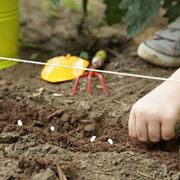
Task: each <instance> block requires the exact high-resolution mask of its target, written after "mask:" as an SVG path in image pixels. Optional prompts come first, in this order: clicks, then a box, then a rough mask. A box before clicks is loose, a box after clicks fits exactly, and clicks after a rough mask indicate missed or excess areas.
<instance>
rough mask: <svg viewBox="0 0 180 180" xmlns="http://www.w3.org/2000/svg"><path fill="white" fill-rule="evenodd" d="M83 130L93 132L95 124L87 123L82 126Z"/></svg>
mask: <svg viewBox="0 0 180 180" xmlns="http://www.w3.org/2000/svg"><path fill="white" fill-rule="evenodd" d="M84 131H86V132H93V131H95V126H94V125H93V124H89V125H87V126H86V127H85V128H84Z"/></svg>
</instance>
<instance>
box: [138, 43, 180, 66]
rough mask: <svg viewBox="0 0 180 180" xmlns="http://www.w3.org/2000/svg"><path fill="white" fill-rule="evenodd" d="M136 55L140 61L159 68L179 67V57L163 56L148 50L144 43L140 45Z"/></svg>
mask: <svg viewBox="0 0 180 180" xmlns="http://www.w3.org/2000/svg"><path fill="white" fill-rule="evenodd" d="M137 53H138V55H139V56H140V57H141V58H142V59H144V60H146V61H148V62H150V63H152V64H155V65H158V66H161V67H180V57H172V56H167V55H164V54H162V53H159V52H157V51H155V50H153V49H151V48H149V47H148V46H147V45H146V44H145V43H141V44H140V46H139V48H138V51H137Z"/></svg>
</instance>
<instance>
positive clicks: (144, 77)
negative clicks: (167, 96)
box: [0, 57, 180, 83]
mask: <svg viewBox="0 0 180 180" xmlns="http://www.w3.org/2000/svg"><path fill="white" fill-rule="evenodd" d="M0 60H6V61H15V62H22V63H29V64H37V65H42V66H44V65H47V66H54V67H63V68H70V69H79V70H85V71H93V72H99V73H105V74H113V75H119V76H129V77H137V78H143V79H151V80H159V81H171V82H178V83H180V80H178V79H172V78H162V77H155V76H146V75H139V74H131V73H123V72H115V71H106V70H99V69H91V68H83V67H76V66H67V65H60V64H50V63H44V62H38V61H29V60H23V59H16V58H7V57H0Z"/></svg>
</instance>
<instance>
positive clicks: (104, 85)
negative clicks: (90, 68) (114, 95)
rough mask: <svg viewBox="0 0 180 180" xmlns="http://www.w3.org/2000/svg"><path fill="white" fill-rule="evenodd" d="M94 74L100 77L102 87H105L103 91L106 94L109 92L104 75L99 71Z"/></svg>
mask: <svg viewBox="0 0 180 180" xmlns="http://www.w3.org/2000/svg"><path fill="white" fill-rule="evenodd" d="M94 75H95V76H96V77H98V78H99V80H100V82H101V85H102V88H103V92H104V94H106V93H107V92H108V89H107V86H106V83H105V80H104V77H103V76H102V74H100V73H97V72H95V73H94Z"/></svg>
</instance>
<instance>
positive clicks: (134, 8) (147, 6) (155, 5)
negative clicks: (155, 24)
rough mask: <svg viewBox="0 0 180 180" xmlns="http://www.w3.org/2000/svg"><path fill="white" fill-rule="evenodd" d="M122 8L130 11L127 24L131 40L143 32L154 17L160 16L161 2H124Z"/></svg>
mask: <svg viewBox="0 0 180 180" xmlns="http://www.w3.org/2000/svg"><path fill="white" fill-rule="evenodd" d="M120 7H121V8H122V9H128V12H127V14H126V17H125V22H126V27H127V34H128V37H129V38H130V37H133V36H134V35H135V34H136V33H138V32H140V31H141V30H143V29H144V28H145V27H146V26H147V25H148V24H149V22H150V20H151V19H152V17H154V16H156V15H158V14H159V9H160V0H139V1H135V0H123V1H122V3H121V5H120Z"/></svg>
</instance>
